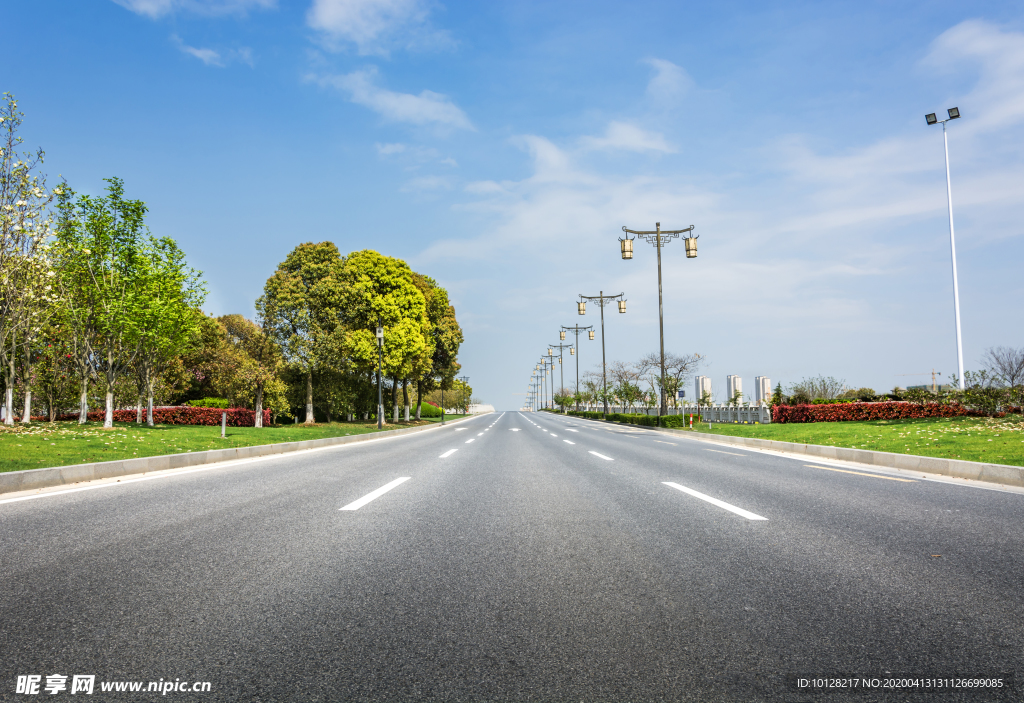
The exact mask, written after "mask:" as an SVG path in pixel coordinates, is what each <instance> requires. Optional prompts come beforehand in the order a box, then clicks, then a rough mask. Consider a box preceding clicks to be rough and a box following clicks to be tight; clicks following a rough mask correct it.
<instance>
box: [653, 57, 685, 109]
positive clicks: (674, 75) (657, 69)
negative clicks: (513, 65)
mask: <svg viewBox="0 0 1024 703" xmlns="http://www.w3.org/2000/svg"><path fill="white" fill-rule="evenodd" d="M644 63H646V64H648V65H649V66H651V67H652V68H654V76H653V77H652V78H651V80H650V82H648V84H647V95H648V97H650V98H652V99H654V100H656V101H666V100H675V99H676V98H680V97H682V96H683V95H685V94H686V93H687V92H689V91H690V89H691V88H693V79H692V78H690V75H689V74H688V73H687V72H686V71H685V70H684V69H683V68H682V67H681V66H677V65H676V64H674V63H672V62H671V61H666V60H665V59H654V58H650V59H646V60H645V61H644Z"/></svg>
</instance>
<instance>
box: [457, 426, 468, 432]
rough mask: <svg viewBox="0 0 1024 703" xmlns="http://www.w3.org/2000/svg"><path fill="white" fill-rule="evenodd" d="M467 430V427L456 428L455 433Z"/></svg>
mask: <svg viewBox="0 0 1024 703" xmlns="http://www.w3.org/2000/svg"><path fill="white" fill-rule="evenodd" d="M468 429H469V428H468V427H456V428H455V431H456V432H462V431H463V430H468Z"/></svg>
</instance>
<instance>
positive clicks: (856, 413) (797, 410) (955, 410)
mask: <svg viewBox="0 0 1024 703" xmlns="http://www.w3.org/2000/svg"><path fill="white" fill-rule="evenodd" d="M964 415H972V416H980V415H983V413H979V412H977V411H972V410H968V409H967V408H965V407H964V406H963V405H957V404H950V405H942V404H939V403H906V402H902V401H887V402H883V403H842V404H834V405H776V406H774V407H773V408H772V422H777V423H786V422H850V421H864V420H907V419H914V418H921V417H961V416H964Z"/></svg>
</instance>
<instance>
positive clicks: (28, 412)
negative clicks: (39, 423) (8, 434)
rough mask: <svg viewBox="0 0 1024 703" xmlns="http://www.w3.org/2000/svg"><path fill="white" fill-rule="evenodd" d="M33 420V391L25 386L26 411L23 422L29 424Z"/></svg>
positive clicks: (22, 418) (22, 417)
mask: <svg viewBox="0 0 1024 703" xmlns="http://www.w3.org/2000/svg"><path fill="white" fill-rule="evenodd" d="M30 422H32V391H30V390H29V389H28V388H25V412H24V414H22V416H21V423H22V424H23V425H27V424H28V423H30Z"/></svg>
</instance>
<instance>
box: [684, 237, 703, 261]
mask: <svg viewBox="0 0 1024 703" xmlns="http://www.w3.org/2000/svg"><path fill="white" fill-rule="evenodd" d="M699 236H700V235H699V234H698V235H696V236H693V237H686V238H685V239H683V244H685V245H686V258H687V259H696V258H697V237H699Z"/></svg>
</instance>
